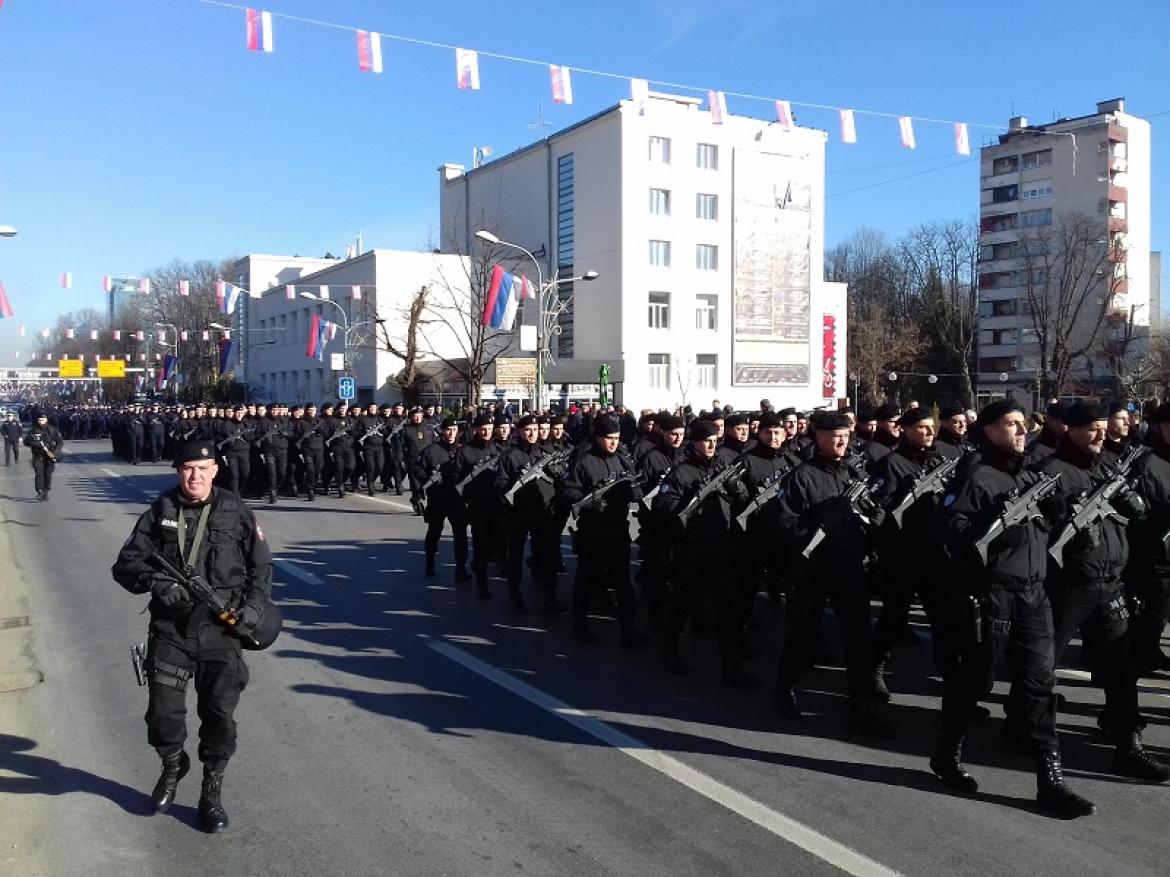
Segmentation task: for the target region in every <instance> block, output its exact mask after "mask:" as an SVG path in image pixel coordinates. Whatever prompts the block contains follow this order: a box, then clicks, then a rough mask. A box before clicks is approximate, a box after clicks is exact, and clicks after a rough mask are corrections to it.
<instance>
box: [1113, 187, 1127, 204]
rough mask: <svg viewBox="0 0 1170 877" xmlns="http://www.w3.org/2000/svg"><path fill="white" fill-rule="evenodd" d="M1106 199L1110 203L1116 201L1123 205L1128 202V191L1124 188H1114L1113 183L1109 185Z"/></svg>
mask: <svg viewBox="0 0 1170 877" xmlns="http://www.w3.org/2000/svg"><path fill="white" fill-rule="evenodd" d="M1108 198H1109V200H1110V201H1116V202H1118V203H1122V204H1124V203H1125V202H1126V201H1128V200H1129V190H1128V189H1126V188H1125V187H1124V186H1116V185H1114V184H1113V183H1110V184H1109V195H1108Z"/></svg>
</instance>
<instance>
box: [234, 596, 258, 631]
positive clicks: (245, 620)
mask: <svg viewBox="0 0 1170 877" xmlns="http://www.w3.org/2000/svg"><path fill="white" fill-rule="evenodd" d="M259 623H260V609H259V608H258V607H256V606H254V605H252V604H251V603H245V604H244V605H243V606H241V607H240V614H239V620H238V621H237V622H236V634H237V635H238V636H240V637H241V638H242V639H247V638H249V637H251V636H252V635H253V634H254V633H255V632H256V625H258V624H259Z"/></svg>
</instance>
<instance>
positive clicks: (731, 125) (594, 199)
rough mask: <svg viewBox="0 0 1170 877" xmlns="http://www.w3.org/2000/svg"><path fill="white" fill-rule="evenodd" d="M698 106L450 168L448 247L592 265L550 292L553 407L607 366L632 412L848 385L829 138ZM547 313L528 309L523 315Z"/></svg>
mask: <svg viewBox="0 0 1170 877" xmlns="http://www.w3.org/2000/svg"><path fill="white" fill-rule="evenodd" d="M700 103H701V102H700V101H699V100H698V99H695V98H690V97H679V96H675V95H666V94H657V93H651V94H650V95H649V97H648V98H646V99H645V100H639V101H634V100H628V101H622V102H621V103H620V104H618V105H617V106H615V107H611V108H609V109H607V110H605V111H603V112H601V113H598V114H597V115H595V116H592V117H591V118H588V119H585V120H584V121H582V122H580V123H578V124H576V125H573V126H572V127H569V128H566V129H565V130H563V131H560V132H558V133H555V134H552V135H551V136H549V137H547V138H546V139H544V140H541V141H539V142H537V143H534V144H532V145H530V146H528V147H525V148H523V149H520V150H518V151H516V152H514V153H512V154H510V155H507V156H504V157H501V158H499V159H496V160H494V161H491V162H490V163H487V164H484V165H482V166H479V167H476V168H473V169H471V170H465V169H464V168H463V167H462V166H458V165H444V166H442V167H441V168H440V169H439V170H440V174H441V178H440V202H441V210H440V215H441V230H440V235H441V238H440V241H439V244H440V247H441V248H442V250H443V251H444V252H452V253H454V252H457V253H463V254H475V253H477V252H478V251H477V250H476V249H475V248H476V247H478V246H481V244H480V242H479V241H477V239H476V232H477V231H479V230H485V231H488V232H491V233H492V234H493V235H495V236H496V237H498V238H500V239H503V240H507V241H510V242H512V243H514V244H518V245H520V246H522V247H524V248H525V249H527V250H529V251H532V252H533V253H534V254H535V256H536V258H537V260H538V261H539V263H540V268H541V273H542V275H543V276H544V277H546V278H547V277H550V276H552V277H559V278H571V277H575V276H576V277H579V276H581V275H583V274H584V273H585V272H588V271H596V272H598V274H599V276H598V278H597V279H596V280H595V281H593V282H590V283H583V282H580V281H578V282H576V283H570V284H559V285H558V286H557V292H556V294H555V295H556V296H559V301H562V302H565V303H566V307H565V308H564V310H563V312H562V313H560V314H559V316H558V318H557V321H558V322H557V325H556V332H557V333H559V334H556V333H554V335H555V337H553V338H552V343H551V344H550V347H551V353H552V355H553V358H554V359H553V362H552V364H551V366H550V367H549V368H548V369H547V371H546V380H545V384H546V394H545V398H547V399H550V400H551V401H553V402H554V403H557V402H559V403H561V404H564V403H567V402H569V401H574V400H581V399H589V398H596V393H597V389H598V388H597V383H598V371H599V368H600V367H601V366H602V365H603V364H605V365H608V366H609V367H610V377H611V380H612V382H613V390H612V396H611V398H613V399H616V401H619V402H623V403H625V404H627V405H630V406H632V407H635V408H643V407H658V406H669V407H673V406H676V405H679V404H683V403H687V404H692V405H693V406H694V407H695V408H696V409H698V408H700V407H703V408H707V407H710V405H711V403H712V402H713V401H714V400H715V399H718V400H719V401H720V403H721V404H731V405H734V406H736V407H737V408H741V409H748V408H754V407H756V406H758V404H759V402H760V399H761V398H768V399H769V400H770V401H771V402H772V403H773V404H774V405H777V406H782V405H794V406H799V407H801V408H813V407H818V406H826V405H827V406H832V405H835V403H836V400H837V397H843V396H845V395H847V393H846V390H845V386H846V378H845V375H846V363H845V340H846V339H845V329H846V327H845V289H844V285H843V284H833V283H826V282H824V281H823V254H824V176H825V173H824V167H825V141H826V136H825V134H824V132H822V131H817V130H812V129H808V128H800V127H792V128H789V129H786V128H784V127H782V126H780V125H779V124H776V123H769V122H764V121H760V120H758V119H751V118H747V117H743V116H734V115H730V114H728V115H725V116H724V117H723V119H722V122H721V123H717V122H716V120H715V119H714V118H713V116H712V115H711V113H710V112H709V111H708V110H707V109H705V108H702V107H701V105H700ZM495 252H496V254H497V255H498V256H499V257H501V258H506V259H509V260H510V258H511V255H512V254H510V253H508V252H507V251H506V250H501V249H499V248H497V250H496V251H495ZM508 264H509V265H510V266H514V267H515V270H517V271H520V272H524V273H527V274H529V275H531V274H532V273H533V266H532V264H531V262H530V261H528V260H526V259H525V258H521V259H519V260H517V261H515V262H512V261H509V263H508ZM557 301H558V298H556V297H554V293H552V292H551V291H550V293H549V295H548V302H547V304H555V303H556V302H557ZM536 310H537V306H536V303H535V302H528V303H526V307H525V313H524V314H523V322H525V323H528V324H532V323H534V322H535V321H536V319H537V317H536ZM548 310H549V308H548V307H546V312H547V311H548Z"/></svg>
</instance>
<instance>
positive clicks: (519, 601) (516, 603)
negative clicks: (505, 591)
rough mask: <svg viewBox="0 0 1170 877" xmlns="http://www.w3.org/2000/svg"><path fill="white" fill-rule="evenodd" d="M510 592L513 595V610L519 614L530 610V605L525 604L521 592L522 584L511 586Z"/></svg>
mask: <svg viewBox="0 0 1170 877" xmlns="http://www.w3.org/2000/svg"><path fill="white" fill-rule="evenodd" d="M509 593H510V594H511V596H512V611H513V612H515V613H516V614H517V615H524V614H526V613H527V612H528V607H527V606H525V605H524V597H523V595H521V593H520V586H519V585H515V586H513V587H511V588H509Z"/></svg>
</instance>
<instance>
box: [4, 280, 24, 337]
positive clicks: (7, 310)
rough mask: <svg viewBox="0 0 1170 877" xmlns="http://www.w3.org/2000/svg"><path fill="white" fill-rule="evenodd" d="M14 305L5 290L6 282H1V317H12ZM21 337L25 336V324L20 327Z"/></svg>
mask: <svg viewBox="0 0 1170 877" xmlns="http://www.w3.org/2000/svg"><path fill="white" fill-rule="evenodd" d="M11 316H12V305H11V304H9V303H8V294H7V293H5V292H4V284H3V283H0V317H11ZM20 337H21V338H23V337H24V326H21V327H20Z"/></svg>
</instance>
